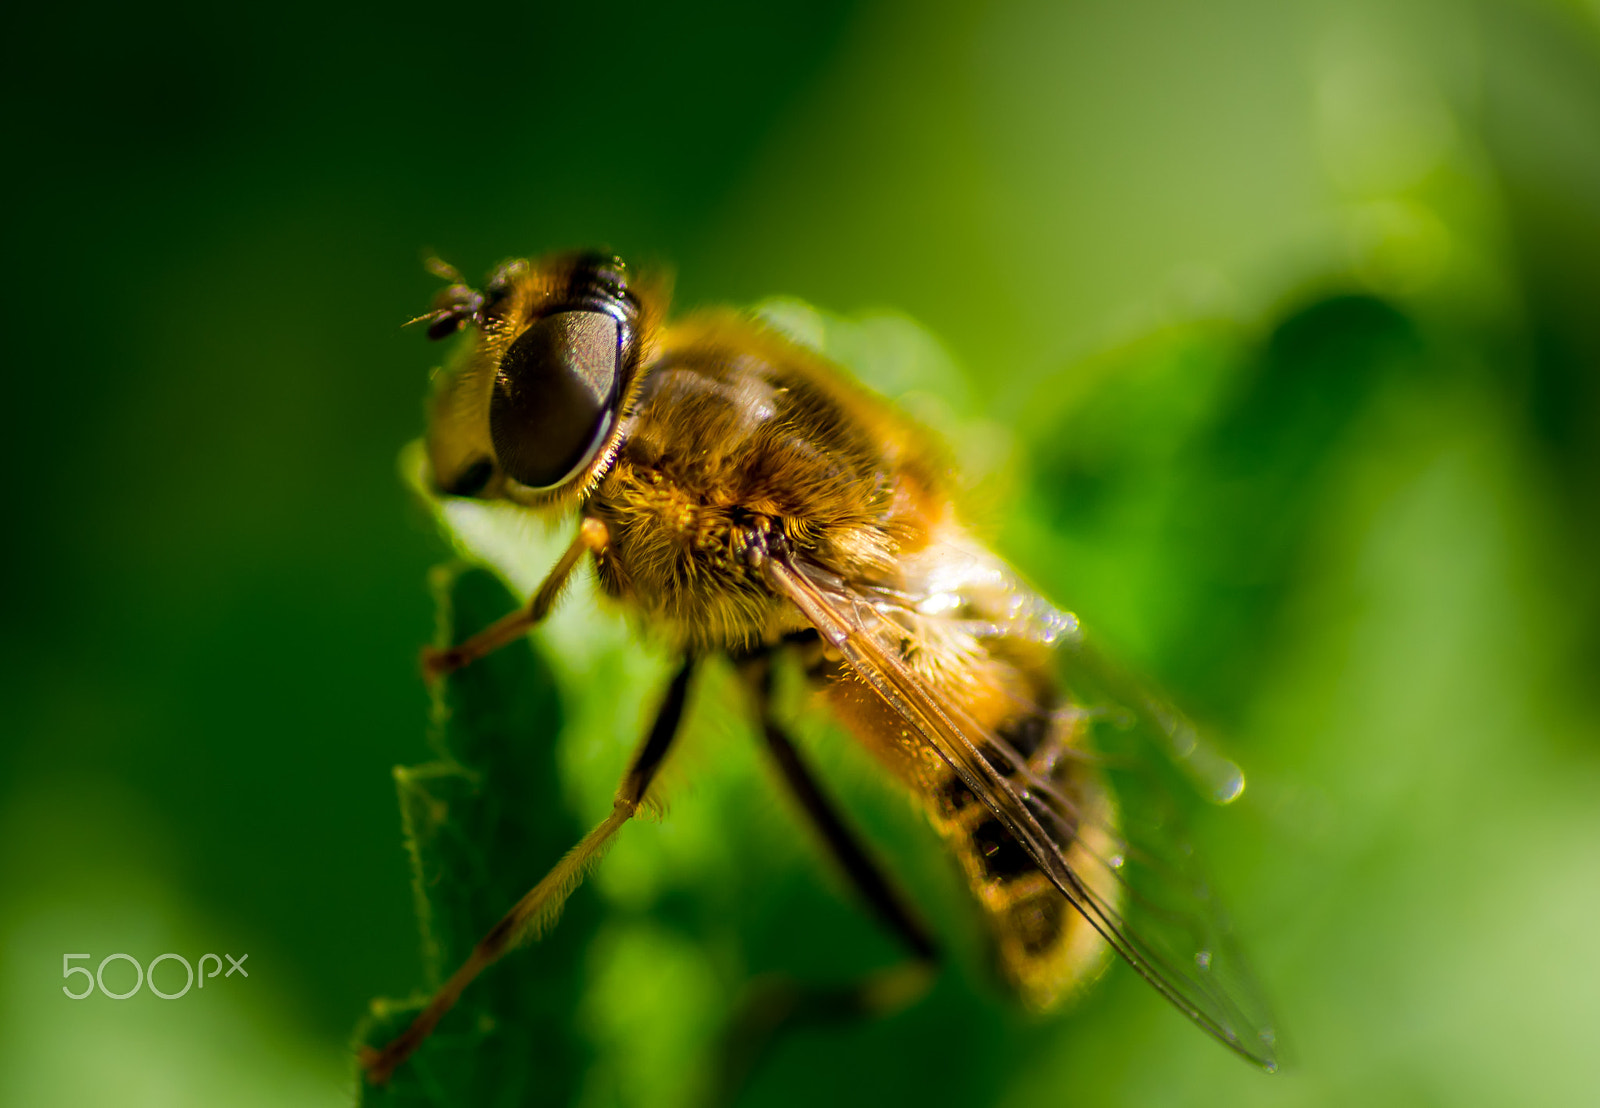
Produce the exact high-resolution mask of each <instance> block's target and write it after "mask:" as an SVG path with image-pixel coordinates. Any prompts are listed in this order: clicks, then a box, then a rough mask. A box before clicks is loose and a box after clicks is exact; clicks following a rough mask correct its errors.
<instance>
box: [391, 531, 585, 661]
mask: <svg viewBox="0 0 1600 1108" xmlns="http://www.w3.org/2000/svg"><path fill="white" fill-rule="evenodd" d="M610 541H611V535H610V532H609V531H607V530H606V525H605V524H604V523H601V522H600V521H599V520H598V519H593V518H587V519H585V520H584V521H583V523H582V524H581V525H579V527H578V537H577V538H576V539H574V540H572V545H571V546H569V547H567V549H566V552H565V553H564V554H562V555H561V558H560V560H559V561H557V562H556V564H555V566H554V568H552V569H551V570H550V572H549V574H548V575H546V577H545V579H544V581H543V582H542V583H541V584H540V585H539V587H538V589H536V590H535V591H534V594H533V598H532V599H531V600H529V601H528V604H527V606H526V607H524V608H523V609H521V610H520V611H516V612H512V613H511V614H510V615H508V616H506V617H505V618H504V619H500V620H496V621H495V622H494V623H492V624H490V625H489V626H488V627H485V628H484V629H483V630H482V631H479V632H478V633H477V634H476V635H473V636H472V637H471V638H470V639H468V640H467V641H466V642H462V643H457V644H456V645H455V646H452V647H449V648H448V649H445V650H440V649H438V648H437V647H432V646H430V647H426V648H424V649H423V651H422V671H423V674H424V675H425V676H426V677H427V678H428V679H429V680H434V679H436V678H439V677H442V676H443V675H445V674H446V673H453V672H455V671H456V670H458V669H460V668H461V667H462V666H465V665H469V664H470V663H472V662H475V661H477V660H478V659H479V658H482V657H483V656H484V655H486V654H493V653H494V652H495V651H496V650H499V649H500V648H501V647H502V646H505V645H507V644H509V643H514V642H516V641H517V640H518V639H519V638H521V637H522V636H523V635H526V634H527V633H528V632H529V631H530V630H532V629H533V628H534V627H536V626H537V625H538V624H539V623H540V622H541V621H543V619H544V617H545V616H547V615H549V614H550V609H551V608H552V607H553V606H554V605H555V602H556V597H558V596H560V595H561V589H562V587H563V586H565V585H566V583H567V579H568V578H570V577H571V576H572V571H573V569H575V568H576V567H577V565H578V560H579V559H580V558H582V557H583V555H584V553H585V552H593V553H596V554H598V553H599V552H600V551H602V550H604V549H605V548H606V544H607V543H609V542H610Z"/></svg>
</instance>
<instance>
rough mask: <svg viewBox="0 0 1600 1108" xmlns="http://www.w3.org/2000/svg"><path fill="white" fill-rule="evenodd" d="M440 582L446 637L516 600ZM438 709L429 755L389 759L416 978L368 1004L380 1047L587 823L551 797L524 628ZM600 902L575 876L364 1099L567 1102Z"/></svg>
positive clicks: (541, 701)
mask: <svg viewBox="0 0 1600 1108" xmlns="http://www.w3.org/2000/svg"><path fill="white" fill-rule="evenodd" d="M434 584H435V589H436V592H437V596H438V605H439V625H440V629H439V641H440V642H441V643H442V644H448V643H451V642H460V641H461V640H463V639H465V638H467V637H468V636H470V635H472V634H473V633H474V632H476V631H479V630H481V629H482V628H483V627H485V626H487V625H488V624H489V623H491V622H493V621H494V620H495V619H497V618H498V617H500V616H503V615H504V614H506V612H507V611H509V610H511V609H512V608H514V607H515V606H516V605H517V603H518V602H517V600H516V599H515V598H514V597H512V596H511V595H510V594H509V593H508V592H507V591H506V589H505V587H504V586H503V585H502V584H501V583H500V582H499V581H498V580H497V579H496V578H495V577H494V576H493V575H492V574H490V573H488V572H487V571H484V570H477V569H472V570H463V569H461V568H459V567H441V569H440V570H438V571H436V575H435V582H434ZM433 712H434V715H433V736H432V737H433V741H434V745H435V746H436V747H437V749H438V753H439V759H438V760H437V761H434V762H429V763H427V764H425V765H418V766H397V767H396V768H395V783H396V786H397V789H398V792H399V799H400V817H401V824H402V826H403V828H404V831H405V845H406V850H407V852H408V853H409V854H410V856H411V865H412V880H413V885H414V891H415V895H416V908H417V917H418V924H419V927H420V930H421V938H422V954H423V961H424V966H425V971H426V978H425V981H424V982H423V983H422V988H421V989H419V991H418V994H417V995H416V996H415V997H412V998H409V999H407V1000H403V1001H393V1000H383V999H380V1000H376V1001H374V1002H373V1005H372V1014H371V1015H370V1016H369V1017H368V1019H367V1020H366V1021H365V1022H364V1024H363V1026H362V1027H361V1028H360V1030H359V1031H358V1033H357V1035H358V1043H359V1044H364V1045H370V1046H372V1047H375V1048H376V1047H382V1046H383V1044H384V1043H386V1042H388V1041H389V1040H390V1039H392V1038H393V1037H394V1036H396V1035H398V1034H399V1033H400V1032H401V1031H403V1030H404V1029H405V1027H406V1026H407V1025H408V1024H409V1023H410V1021H411V1019H412V1018H413V1017H414V1016H415V1015H416V1013H417V1011H419V1010H420V1008H421V1006H422V1004H424V1003H426V1000H427V996H428V995H429V994H430V993H431V991H432V990H433V989H434V988H436V987H437V986H438V985H439V983H440V982H441V981H443V980H444V979H445V978H446V977H448V976H449V974H450V973H451V972H452V971H453V970H454V969H455V967H456V966H458V965H460V964H461V963H462V962H463V961H464V960H465V959H466V957H467V955H468V954H469V953H470V952H471V950H472V947H473V945H474V944H475V943H476V942H477V941H478V939H480V938H481V937H482V936H483V935H484V934H485V933H486V932H487V931H488V930H489V929H490V927H492V926H493V925H494V924H495V922H496V921H498V920H499V918H500V917H501V915H502V914H503V913H504V912H505V911H506V910H507V909H508V908H509V907H510V906H511V905H512V904H513V903H515V902H516V901H517V899H518V898H519V897H521V896H522V894H523V893H525V892H527V891H528V889H530V888H532V887H533V885H534V884H535V883H536V882H537V881H538V880H539V878H540V877H541V876H542V875H543V874H544V871H545V870H546V869H547V868H548V867H549V866H550V865H551V864H553V863H554V862H555V861H556V860H557V859H559V858H560V857H561V855H562V854H563V853H564V852H565V851H566V850H567V849H568V848H570V847H571V846H572V845H573V844H574V843H575V842H577V840H578V838H579V837H580V836H581V834H582V830H583V829H582V828H580V827H579V826H578V824H577V821H576V820H574V819H573V818H572V816H571V815H570V814H569V813H568V812H567V810H566V808H565V806H564V805H563V803H562V800H561V796H560V790H559V780H558V774H557V769H556V757H555V738H556V735H557V734H558V733H559V731H560V728H561V720H562V709H561V703H560V700H559V697H558V695H557V691H556V685H555V681H554V679H553V678H552V676H551V673H550V670H549V667H548V666H547V665H546V664H545V662H544V660H543V659H542V658H541V657H540V656H539V655H538V654H537V653H536V652H535V651H534V650H533V649H532V647H531V644H529V643H528V642H527V641H526V640H523V641H520V642H517V643H514V644H512V645H510V646H508V647H506V648H504V649H502V650H500V651H498V652H497V653H495V654H493V655H490V656H489V657H487V658H485V659H483V660H481V661H479V662H476V663H474V664H473V665H471V666H469V667H467V668H466V669H463V670H461V671H460V672H458V673H456V674H453V675H451V676H450V677H449V678H447V679H446V680H444V681H442V682H440V683H439V687H438V689H437V690H436V692H435V699H434V709H433ZM491 783H492V787H491ZM597 912H598V907H597V905H596V904H595V902H594V900H593V899H592V897H590V896H588V895H586V894H585V892H584V890H583V889H581V888H580V889H579V890H578V891H577V893H576V894H575V895H574V896H573V898H572V900H571V901H570V902H569V904H568V907H567V912H566V915H567V916H568V917H569V918H568V919H567V920H566V921H565V923H564V925H563V926H562V927H559V928H556V929H554V930H553V931H552V932H551V933H550V934H548V935H546V936H545V937H544V938H543V939H542V940H541V941H540V942H539V943H536V944H533V945H531V946H530V947H529V948H528V949H526V950H520V951H516V952H514V953H512V954H510V955H509V956H508V957H509V958H510V959H512V960H514V961H517V962H519V963H521V965H520V966H519V967H518V972H515V973H508V972H497V970H500V969H503V968H504V967H495V968H494V969H491V970H490V971H488V972H486V973H484V974H483V975H482V976H481V977H480V978H479V979H478V980H476V981H474V982H473V983H472V985H471V986H470V987H469V988H468V989H467V991H466V993H465V994H464V995H463V997H462V999H461V1001H460V1002H459V1003H458V1004H457V1005H456V1007H455V1008H454V1009H452V1010H451V1011H450V1012H449V1013H448V1014H447V1015H446V1016H445V1017H444V1019H443V1020H442V1021H441V1022H440V1024H439V1026H438V1028H437V1029H436V1030H435V1031H434V1034H433V1035H432V1036H431V1037H430V1038H429V1039H428V1040H427V1041H426V1042H425V1043H423V1045H422V1046H421V1047H420V1048H419V1049H418V1051H417V1052H416V1054H415V1055H413V1056H412V1057H411V1058H410V1059H409V1060H408V1061H407V1062H406V1063H405V1064H404V1065H402V1066H401V1067H400V1068H399V1069H398V1070H397V1071H396V1072H395V1074H394V1076H393V1078H392V1079H391V1080H390V1082H389V1083H388V1084H387V1085H384V1086H372V1085H368V1084H365V1083H363V1084H362V1092H361V1100H360V1103H361V1104H363V1105H366V1106H378V1105H386V1106H387V1105H395V1106H398V1105H430V1106H432V1105H438V1106H441V1108H444V1106H456V1105H475V1106H476V1105H483V1106H494V1105H524V1104H546V1103H549V1104H566V1103H569V1102H571V1101H572V1100H573V1099H574V1095H575V1092H576V1090H577V1088H578V1084H579V1082H580V1081H581V1079H582V1076H583V1074H584V1072H585V1070H586V1068H587V1066H588V1062H589V1054H590V1049H589V1047H588V1045H587V1044H586V1043H585V1041H584V1040H583V1039H582V1038H581V1037H580V1036H579V1034H578V1033H577V1030H576V1028H577V1025H578V1021H577V1019H576V1018H575V1016H574V1013H575V1011H576V1009H577V1007H578V1003H579V1000H580V996H581V990H582V981H581V972H580V971H581V963H582V957H581V955H582V950H583V944H584V942H585V937H586V936H587V935H588V934H589V932H590V931H591V929H592V927H593V924H594V917H595V916H596V914H597Z"/></svg>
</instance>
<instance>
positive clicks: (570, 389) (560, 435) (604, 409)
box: [489, 310, 622, 489]
mask: <svg viewBox="0 0 1600 1108" xmlns="http://www.w3.org/2000/svg"><path fill="white" fill-rule="evenodd" d="M621 350H622V333H621V325H620V324H619V323H618V322H617V320H616V318H615V317H613V316H611V315H608V314H606V313H605V312H598V311H587V310H579V311H569V312H556V313H554V314H553V315H548V316H545V317H544V318H543V319H541V320H538V321H537V322H536V323H534V324H533V326H531V327H529V328H528V329H527V330H526V331H524V332H523V333H522V335H521V336H519V337H518V338H517V341H516V342H514V343H512V344H511V349H509V350H507V351H506V355H505V358H504V359H502V360H501V363H500V369H499V371H498V372H497V373H496V374H495V381H494V394H493V397H492V399H491V400H490V403H489V436H490V438H491V440H492V441H493V443H494V451H495V455H496V456H497V457H498V458H499V459H500V465H501V467H502V468H504V469H505V471H506V472H507V473H508V474H509V475H510V476H511V477H513V478H515V479H516V480H517V481H520V482H521V483H522V484H524V485H527V486H529V487H530V488H535V489H547V488H552V487H554V486H556V485H559V484H561V483H562V482H563V481H565V480H566V479H567V478H568V477H570V476H571V475H572V474H573V472H574V471H576V470H577V469H578V468H579V467H581V466H584V465H586V464H588V462H589V461H591V460H592V459H593V458H594V456H595V455H596V454H597V453H599V450H600V446H601V444H602V443H603V442H604V441H605V437H606V432H608V431H609V430H610V429H611V421H612V417H613V410H614V407H615V403H616V391H617V380H618V378H619V377H620V361H621Z"/></svg>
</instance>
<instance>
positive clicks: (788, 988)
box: [717, 653, 939, 1104]
mask: <svg viewBox="0 0 1600 1108" xmlns="http://www.w3.org/2000/svg"><path fill="white" fill-rule="evenodd" d="M741 670H742V674H743V676H744V677H745V679H746V680H747V681H748V682H749V684H750V687H751V691H752V693H753V695H754V699H755V706H756V715H757V718H758V722H759V725H760V727H761V731H762V736H763V737H764V738H765V740H766V743H767V748H768V749H769V750H770V751H771V752H772V756H773V760H774V761H775V762H776V763H777V765H778V769H779V771H780V772H781V773H782V774H783V778H784V781H785V783H786V784H787V785H788V786H789V789H790V791H791V792H792V793H793V794H794V796H795V799H796V800H798V801H799V802H800V806H801V808H803V809H804V810H805V813H806V815H807V816H808V817H809V818H810V820H811V823H812V825H813V826H814V827H815V828H816V829H817V832H818V833H819V834H820V835H821V836H822V840H823V842H824V844H825V845H826V846H827V848H828V851H829V853H831V854H832V855H833V857H834V858H835V860H836V861H837V862H838V863H839V866H840V868H841V869H843V870H844V872H845V875H846V876H847V877H848V878H849V879H850V882H851V884H853V885H854V886H855V887H856V890H857V891H858V892H859V893H860V894H861V896H862V897H863V898H864V899H865V900H866V902H867V905H868V907H869V908H870V909H871V910H872V913H873V915H874V916H876V917H877V919H878V921H879V922H880V923H882V924H883V925H884V926H885V927H886V928H887V929H888V930H889V932H890V933H891V934H893V935H894V936H895V937H896V938H897V939H899V940H900V942H902V943H903V944H904V945H905V947H906V949H907V950H908V951H909V953H910V954H911V959H910V961H908V962H905V963H902V964H899V965H896V966H891V967H889V968H887V969H882V970H878V971H876V972H873V973H871V974H869V975H867V976H866V977H865V978H863V979H861V980H860V981H857V982H854V983H852V984H848V985H838V986H816V985H805V984H802V983H800V982H796V981H792V980H790V979H788V978H784V977H774V978H770V979H767V980H765V981H763V982H761V983H759V984H758V985H757V986H756V987H755V988H753V989H752V991H751V994H750V996H749V997H748V998H747V999H746V1001H745V1003H744V1005H743V1006H742V1009H741V1011H740V1012H739V1013H738V1014H737V1016H736V1018H735V1020H734V1023H733V1025H732V1028H731V1030H730V1033H729V1035H728V1039H727V1041H726V1043H725V1045H724V1055H723V1067H722V1074H721V1080H722V1087H721V1090H720V1096H719V1097H718V1099H717V1102H718V1103H724V1104H725V1103H728V1102H730V1101H731V1100H732V1099H733V1096H734V1094H736V1093H737V1092H738V1090H739V1088H740V1087H741V1086H742V1085H743V1083H744V1080H745V1078H746V1077H748V1076H749V1074H750V1072H751V1070H753V1069H754V1067H755V1064H756V1062H757V1061H758V1060H759V1058H760V1055H761V1054H762V1052H763V1051H764V1050H765V1049H766V1047H767V1046H768V1045H769V1044H770V1043H771V1042H772V1041H773V1040H774V1039H775V1038H776V1037H777V1035H778V1034H779V1033H780V1032H781V1031H782V1030H784V1029H785V1028H786V1027H790V1026H794V1025H797V1024H806V1023H811V1024H816V1023H832V1022H838V1021H841V1020H848V1019H853V1018H859V1017H862V1016H883V1015H888V1014H890V1013H892V1012H896V1011H898V1010H900V1009H901V1008H904V1007H906V1006H907V1005H909V1004H911V1003H913V1002H914V1001H916V1000H917V999H918V998H919V997H921V996H922V994H923V993H924V992H926V991H927V989H928V987H929V985H931V984H932V982H933V976H934V973H935V971H936V970H937V969H938V964H939V949H938V946H937V945H936V944H935V942H934V940H933V937H932V935H931V934H930V933H929V931H928V928H927V926H926V925H925V924H923V923H922V921H921V920H920V919H918V918H917V916H916V914H915V913H913V912H912V910H911V909H910V908H909V907H908V906H907V904H906V901H905V900H904V898H903V897H902V896H901V895H900V893H899V892H898V891H897V890H896V889H895V888H894V886H893V885H892V884H891V883H890V881H889V878H888V877H887V875H886V874H885V873H884V871H883V869H882V868H881V867H880V866H879V865H878V864H877V863H876V862H875V861H874V860H873V859H872V857H871V856H870V855H869V854H868V853H867V851H866V848H865V847H863V846H862V844H861V842H860V840H859V839H858V838H857V837H856V836H855V834H854V833H853V832H852V831H851V830H850V828H849V827H847V826H846V825H845V822H844V820H843V818H842V817H841V816H840V815H839V812H838V809H837V808H835V807H834V805H833V803H832V801H830V800H829V799H828V797H827V796H826V794H824V793H823V791H822V789H821V787H820V786H819V785H818V784H817V781H816V779H815V778H814V777H813V776H812V774H811V772H810V771H809V770H808V769H807V768H806V765H805V763H804V762H803V761H802V760H801V758H800V753H799V751H798V750H796V749H795V745H794V743H793V741H791V740H790V738H789V736H788V733H787V732H786V731H785V730H784V729H783V727H782V725H781V724H780V723H779V722H778V720H777V717H776V715H775V713H774V711H773V706H772V688H771V686H772V678H771V663H770V656H769V655H767V654H765V653H763V654H758V655H756V656H754V657H752V658H750V659H748V660H746V661H744V662H743V663H742V665H741Z"/></svg>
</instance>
